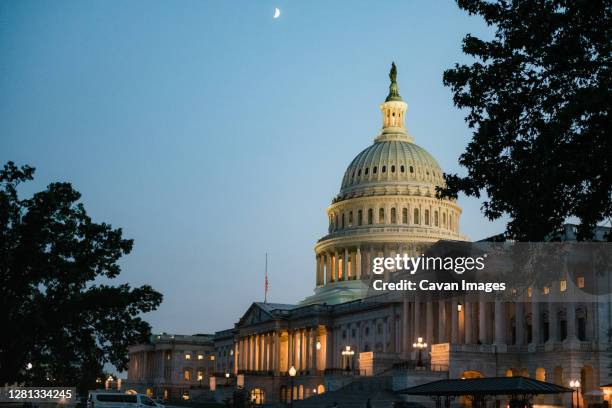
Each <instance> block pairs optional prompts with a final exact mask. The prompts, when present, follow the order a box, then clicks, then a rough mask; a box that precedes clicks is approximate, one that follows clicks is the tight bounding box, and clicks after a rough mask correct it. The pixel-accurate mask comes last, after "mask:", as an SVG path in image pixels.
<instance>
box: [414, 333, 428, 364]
mask: <svg viewBox="0 0 612 408" xmlns="http://www.w3.org/2000/svg"><path fill="white" fill-rule="evenodd" d="M412 348H415V349H417V350H419V361H418V362H417V368H421V369H422V368H423V355H422V352H423V349H424V348H427V343H424V342H423V338H422V337H419V338H418V339H417V341H416V343H412Z"/></svg>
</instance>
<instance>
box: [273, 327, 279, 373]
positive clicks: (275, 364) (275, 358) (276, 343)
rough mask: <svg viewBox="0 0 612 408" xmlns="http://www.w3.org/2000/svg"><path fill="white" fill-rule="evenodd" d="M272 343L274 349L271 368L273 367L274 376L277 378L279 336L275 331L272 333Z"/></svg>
mask: <svg viewBox="0 0 612 408" xmlns="http://www.w3.org/2000/svg"><path fill="white" fill-rule="evenodd" d="M272 341H273V347H274V353H273V354H272V355H273V361H272V366H273V367H274V375H277V376H278V375H279V374H280V336H279V333H278V332H277V331H275V332H274V335H273V338H272Z"/></svg>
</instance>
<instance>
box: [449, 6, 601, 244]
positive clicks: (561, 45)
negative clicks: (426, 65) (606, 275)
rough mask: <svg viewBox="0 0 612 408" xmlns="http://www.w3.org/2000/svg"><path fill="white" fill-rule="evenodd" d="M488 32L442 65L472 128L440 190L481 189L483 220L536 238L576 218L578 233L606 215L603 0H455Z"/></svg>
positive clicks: (467, 41)
mask: <svg viewBox="0 0 612 408" xmlns="http://www.w3.org/2000/svg"><path fill="white" fill-rule="evenodd" d="M457 3H458V5H459V7H460V8H462V9H464V10H466V11H467V12H468V13H469V14H472V15H479V16H481V17H482V18H483V19H484V20H485V21H486V23H487V24H488V25H489V26H491V27H492V28H493V29H494V31H495V35H494V37H493V38H492V39H491V40H490V41H485V40H482V39H480V38H476V37H474V36H472V35H467V36H466V37H465V38H464V40H463V51H464V52H465V53H466V54H467V55H470V56H472V57H474V58H475V59H476V62H474V63H472V64H471V65H459V64H457V65H455V67H454V68H453V69H449V70H447V71H446V72H445V73H444V84H445V85H446V86H449V87H450V88H451V89H452V91H453V94H454V97H453V100H454V103H455V105H456V106H457V107H459V108H462V109H466V110H467V112H468V114H467V117H466V122H467V123H468V125H469V126H470V127H471V128H473V129H474V133H473V137H472V140H471V142H470V143H469V145H468V147H467V149H466V151H465V152H464V153H463V154H462V155H461V157H460V164H461V165H463V166H464V167H465V168H466V169H467V176H466V177H459V176H457V175H456V174H450V175H446V181H447V188H446V189H441V190H440V191H439V193H440V195H441V196H446V197H456V196H457V193H459V192H464V193H466V194H467V195H468V196H475V197H480V194H481V192H483V191H484V192H486V193H487V198H486V199H485V201H484V202H483V207H482V209H483V212H484V214H485V215H486V216H487V217H488V218H489V219H497V218H499V217H500V216H502V215H503V214H507V215H509V216H510V219H511V220H510V222H509V224H508V227H507V234H508V235H509V236H510V237H511V238H514V239H517V240H520V241H541V240H544V239H546V238H550V237H551V236H553V235H554V234H555V233H556V232H558V231H559V230H560V227H561V226H562V224H563V223H564V222H565V221H566V220H567V218H569V217H576V218H577V219H578V220H579V223H580V226H579V229H578V235H579V239H589V238H591V233H592V230H593V227H594V226H595V225H597V223H599V222H602V221H609V219H610V217H611V215H612V204H611V203H612V189H611V179H612V167H611V165H610V163H611V161H612V142H611V137H610V134H609V132H610V129H611V128H612V126H611V124H610V100H611V96H612V95H611V75H610V70H611V66H610V63H611V62H612V61H611V58H610V50H611V46H612V35H611V27H612V0H505V1H495V2H489V1H482V0H458V1H457Z"/></svg>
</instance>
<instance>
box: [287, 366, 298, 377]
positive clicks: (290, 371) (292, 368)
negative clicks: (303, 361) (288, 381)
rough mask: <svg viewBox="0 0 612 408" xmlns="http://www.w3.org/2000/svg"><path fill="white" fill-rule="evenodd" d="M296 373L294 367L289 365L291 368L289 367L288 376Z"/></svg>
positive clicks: (293, 375)
mask: <svg viewBox="0 0 612 408" xmlns="http://www.w3.org/2000/svg"><path fill="white" fill-rule="evenodd" d="M296 374H297V371H296V370H295V367H294V366H291V368H290V369H289V376H290V377H295V375H296Z"/></svg>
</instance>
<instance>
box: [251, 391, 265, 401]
mask: <svg viewBox="0 0 612 408" xmlns="http://www.w3.org/2000/svg"><path fill="white" fill-rule="evenodd" d="M264 397H265V394H264V390H262V389H261V388H253V389H252V390H251V403H252V404H253V405H263V404H264V402H265V401H264V400H265V398H264Z"/></svg>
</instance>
